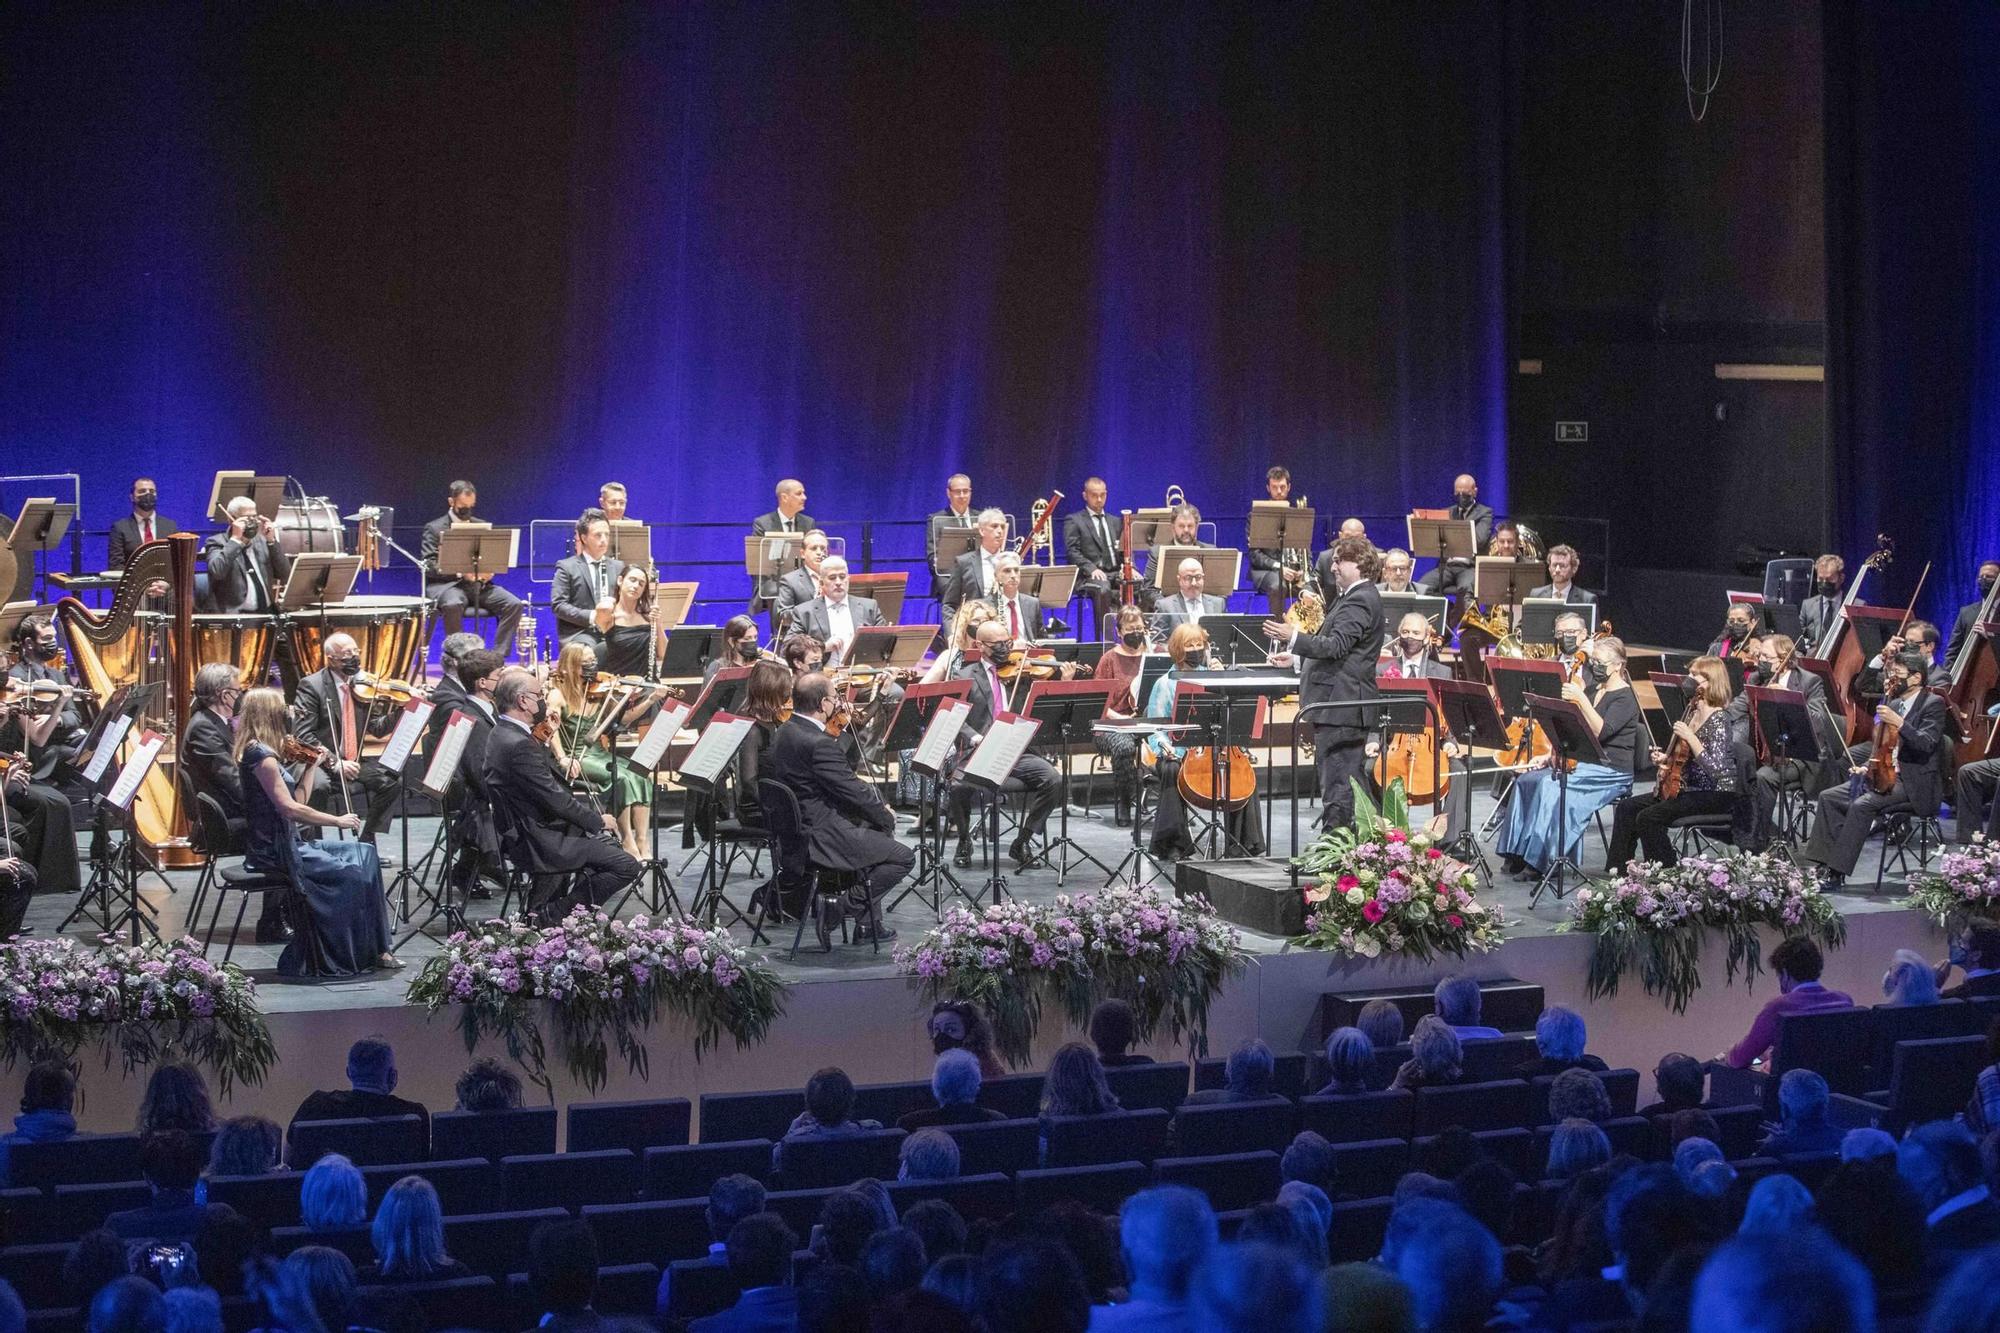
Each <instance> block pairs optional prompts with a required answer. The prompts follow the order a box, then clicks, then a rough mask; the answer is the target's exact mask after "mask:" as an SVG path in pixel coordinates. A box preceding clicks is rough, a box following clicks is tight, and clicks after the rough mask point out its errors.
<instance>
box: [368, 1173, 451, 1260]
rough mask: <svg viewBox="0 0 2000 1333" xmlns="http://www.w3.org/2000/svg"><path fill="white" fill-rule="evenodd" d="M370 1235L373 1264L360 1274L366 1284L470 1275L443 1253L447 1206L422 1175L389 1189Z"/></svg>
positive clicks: (378, 1209) (377, 1210)
mask: <svg viewBox="0 0 2000 1333" xmlns="http://www.w3.org/2000/svg"><path fill="white" fill-rule="evenodd" d="M369 1239H370V1240H371V1241H372V1242H373V1243H374V1246H375V1262H374V1263H372V1264H370V1265H369V1266H368V1268H367V1269H366V1270H364V1271H363V1273H362V1275H361V1280H362V1282H363V1284H364V1285H365V1284H370V1283H374V1284H384V1283H392V1282H431V1281H436V1280H438V1279H440V1278H454V1277H469V1276H471V1274H470V1273H469V1272H468V1271H467V1269H466V1267H465V1265H464V1264H462V1263H460V1262H458V1260H456V1259H454V1258H452V1257H451V1256H450V1255H449V1254H447V1253H445V1248H444V1210H443V1209H442V1208H441V1207H439V1205H438V1196H437V1190H435V1189H434V1188H432V1186H431V1183H430V1181H428V1180H425V1179H424V1178H423V1177H422V1176H404V1177H403V1178H402V1179H401V1180H399V1181H397V1182H396V1183H395V1184H393V1185H391V1186H390V1187H389V1192H388V1193H387V1194H385V1195H383V1196H382V1204H381V1206H380V1207H378V1208H377V1209H376V1210H375V1222H374V1224H373V1226H371V1227H370V1228H369Z"/></svg>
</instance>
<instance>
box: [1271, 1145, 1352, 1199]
mask: <svg viewBox="0 0 2000 1333" xmlns="http://www.w3.org/2000/svg"><path fill="white" fill-rule="evenodd" d="M1278 1179H1279V1180H1281V1181H1284V1182H1287V1183H1289V1182H1291V1181H1294V1180H1297V1181H1302V1182H1303V1183H1305V1184H1307V1185H1313V1186H1316V1187H1318V1188H1319V1189H1321V1190H1324V1191H1325V1192H1326V1196H1327V1197H1328V1198H1329V1199H1337V1198H1339V1197H1340V1189H1339V1185H1340V1156H1339V1154H1337V1153H1336V1152H1334V1150H1333V1145H1332V1144H1331V1143H1328V1142H1327V1141H1326V1137H1325V1136H1324V1135H1322V1134H1319V1133H1316V1132H1314V1131H1313V1130H1310V1129H1308V1130H1306V1131H1304V1132H1303V1133H1301V1134H1299V1135H1298V1136H1297V1137H1296V1138H1294V1139H1293V1140H1292V1141H1291V1143H1290V1144H1289V1145H1288V1146H1287V1147H1286V1148H1285V1154H1284V1156H1283V1157H1280V1158H1279V1159H1278Z"/></svg>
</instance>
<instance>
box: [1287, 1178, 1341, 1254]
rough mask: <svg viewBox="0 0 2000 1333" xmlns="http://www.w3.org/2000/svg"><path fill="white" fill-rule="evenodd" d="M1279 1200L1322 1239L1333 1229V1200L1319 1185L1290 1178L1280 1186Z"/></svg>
mask: <svg viewBox="0 0 2000 1333" xmlns="http://www.w3.org/2000/svg"><path fill="white" fill-rule="evenodd" d="M1278 1202H1279V1203H1282V1204H1283V1205H1285V1207H1287V1208H1289V1209H1291V1210H1292V1212H1293V1213H1294V1214H1296V1215H1297V1216H1298V1219H1299V1221H1300V1222H1301V1223H1303V1224H1306V1225H1307V1226H1308V1227H1309V1229H1310V1230H1312V1231H1313V1233H1314V1234H1315V1235H1317V1236H1319V1237H1320V1239H1322V1240H1324V1239H1325V1238H1326V1236H1327V1233H1328V1232H1330V1231H1332V1230H1333V1200H1332V1199H1331V1198H1329V1197H1328V1195H1327V1192H1326V1191H1325V1190H1323V1189H1321V1188H1320V1187H1319V1186H1317V1185H1308V1184H1307V1183H1306V1182H1305V1181H1303V1180H1288V1181H1286V1182H1285V1183H1284V1184H1282V1185H1280V1186H1278ZM1308 1213H1310V1217H1308Z"/></svg>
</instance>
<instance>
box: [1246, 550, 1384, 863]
mask: <svg viewBox="0 0 2000 1333" xmlns="http://www.w3.org/2000/svg"><path fill="white" fill-rule="evenodd" d="M1328 555H1329V557H1330V558H1329V559H1328V561H1327V563H1328V564H1329V565H1331V566H1332V571H1331V572H1332V574H1333V586H1334V596H1333V597H1332V599H1331V600H1330V601H1329V602H1328V603H1327V608H1326V616H1325V618H1324V619H1323V620H1322V621H1321V622H1320V629H1319V633H1317V634H1307V633H1306V632H1305V631H1303V630H1301V629H1300V628H1299V627H1298V626H1296V625H1293V624H1291V623H1289V622H1288V621H1283V620H1267V621H1265V622H1264V637H1266V638H1268V639H1271V640H1272V641H1274V642H1275V643H1277V644H1278V645H1279V649H1278V651H1276V652H1274V653H1272V654H1271V661H1272V662H1273V663H1274V664H1276V665H1278V666H1291V665H1292V664H1293V662H1294V661H1297V662H1298V663H1299V665H1300V675H1299V707H1300V709H1301V711H1303V710H1305V709H1308V708H1311V707H1312V706H1313V705H1314V704H1324V703H1350V704H1351V703H1356V702H1359V701H1361V700H1367V699H1375V698H1378V697H1380V691H1379V690H1377V689H1376V687H1375V659H1376V658H1377V657H1379V656H1380V655H1381V652H1382V594H1381V593H1379V592H1377V591H1376V590H1375V581H1376V580H1377V579H1379V578H1381V577H1382V553H1381V552H1379V551H1377V550H1376V549H1375V547H1374V545H1373V544H1372V543H1370V542H1369V540H1368V539H1367V538H1366V537H1342V538H1341V539H1340V540H1339V541H1337V542H1335V543H1334V544H1333V550H1332V551H1330V552H1329V553H1328ZM1366 714H1367V710H1366V709H1362V708H1344V709H1337V710H1333V711H1331V712H1329V713H1327V714H1324V715H1322V716H1321V717H1319V718H1318V719H1316V720H1315V722H1314V725H1313V749H1314V751H1315V753H1316V754H1317V755H1318V756H1319V796H1320V803H1321V808H1320V827H1321V828H1324V829H1336V828H1344V827H1346V826H1347V825H1349V824H1352V823H1353V822H1354V786H1353V781H1352V780H1353V779H1355V778H1358V777H1360V776H1361V773H1362V769H1363V767H1364V765H1365V764H1366V760H1367V756H1366V753H1365V748H1364V747H1365V746H1366V745H1367V741H1368V725H1369V718H1368V717H1367V715H1366Z"/></svg>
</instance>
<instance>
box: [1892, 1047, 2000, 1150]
mask: <svg viewBox="0 0 2000 1333" xmlns="http://www.w3.org/2000/svg"><path fill="white" fill-rule="evenodd" d="M1988 1063H1989V1061H1988V1059H1987V1055H1986V1038H1984V1037H1930V1038H1926V1039H1925V1040H1923V1041H1903V1042H1897V1043H1896V1054H1895V1059H1894V1060H1893V1061H1892V1062H1891V1064H1890V1073H1889V1101H1888V1108H1887V1110H1888V1114H1887V1115H1886V1116H1885V1117H1884V1118H1883V1128H1885V1129H1888V1130H1889V1131H1890V1132H1891V1133H1898V1132H1900V1131H1901V1130H1903V1129H1904V1128H1906V1127H1908V1126H1910V1125H1917V1124H1922V1123H1923V1122H1924V1121H1926V1120H1946V1119H1950V1118H1951V1117H1952V1116H1955V1115H1957V1114H1958V1113H1959V1112H1960V1111H1962V1110H1964V1109H1965V1103H1966V1102H1967V1101H1968V1100H1970V1099H1971V1097H1972V1089H1973V1085H1974V1084H1976V1083H1977V1082H1978V1081H1979V1071H1980V1070H1982V1069H1984V1068H1985V1067H1986V1066H1987V1064H1988Z"/></svg>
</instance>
